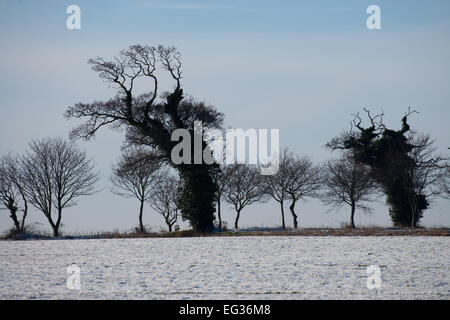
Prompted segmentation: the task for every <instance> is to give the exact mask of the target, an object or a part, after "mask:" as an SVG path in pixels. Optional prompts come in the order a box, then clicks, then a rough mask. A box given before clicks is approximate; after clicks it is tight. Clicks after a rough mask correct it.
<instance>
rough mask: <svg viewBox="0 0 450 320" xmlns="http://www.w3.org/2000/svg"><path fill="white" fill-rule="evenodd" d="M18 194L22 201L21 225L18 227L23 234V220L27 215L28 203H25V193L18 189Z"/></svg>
mask: <svg viewBox="0 0 450 320" xmlns="http://www.w3.org/2000/svg"><path fill="white" fill-rule="evenodd" d="M20 194H21V195H22V200H23V216H22V224H21V226H20V231H22V232H23V231H24V229H25V218H26V217H27V214H28V201H27V198H26V196H25V193H24V192H23V190H22V189H20Z"/></svg>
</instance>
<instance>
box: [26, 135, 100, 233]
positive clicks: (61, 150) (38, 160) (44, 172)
mask: <svg viewBox="0 0 450 320" xmlns="http://www.w3.org/2000/svg"><path fill="white" fill-rule="evenodd" d="M21 163H22V166H23V170H24V176H23V177H24V188H25V194H26V195H27V197H28V199H29V202H30V203H31V204H32V205H33V206H34V207H35V208H37V209H38V210H40V211H42V212H43V213H44V215H45V217H46V218H47V220H48V221H49V223H50V226H51V227H52V229H53V236H54V237H58V236H59V228H60V225H61V218H62V211H63V209H64V208H67V207H71V206H73V205H75V204H76V203H75V200H76V199H77V198H78V197H80V196H84V195H91V194H93V193H94V192H95V189H94V185H95V183H96V182H97V181H98V177H99V176H98V174H97V173H94V172H93V170H94V164H93V162H92V160H90V159H88V158H87V157H86V153H85V152H84V151H80V150H79V149H78V148H77V147H76V146H75V144H73V143H69V142H66V141H64V140H62V139H61V138H47V139H42V140H39V141H33V142H31V143H30V150H29V151H27V152H26V154H25V155H24V156H23V157H22V159H21ZM53 209H55V211H56V217H54V214H53Z"/></svg>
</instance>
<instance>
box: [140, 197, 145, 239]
mask: <svg viewBox="0 0 450 320" xmlns="http://www.w3.org/2000/svg"><path fill="white" fill-rule="evenodd" d="M143 213H144V199H141V206H140V207H139V232H141V233H144V232H145V228H144V222H143V221H142V216H143Z"/></svg>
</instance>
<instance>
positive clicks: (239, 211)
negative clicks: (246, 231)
mask: <svg viewBox="0 0 450 320" xmlns="http://www.w3.org/2000/svg"><path fill="white" fill-rule="evenodd" d="M240 215H241V210H237V211H236V220H235V221H234V228H235V229H239V226H238V223H239V217H240Z"/></svg>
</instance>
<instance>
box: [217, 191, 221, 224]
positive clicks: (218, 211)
mask: <svg viewBox="0 0 450 320" xmlns="http://www.w3.org/2000/svg"><path fill="white" fill-rule="evenodd" d="M217 218H218V219H219V230H222V217H221V215H220V197H218V198H217Z"/></svg>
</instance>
